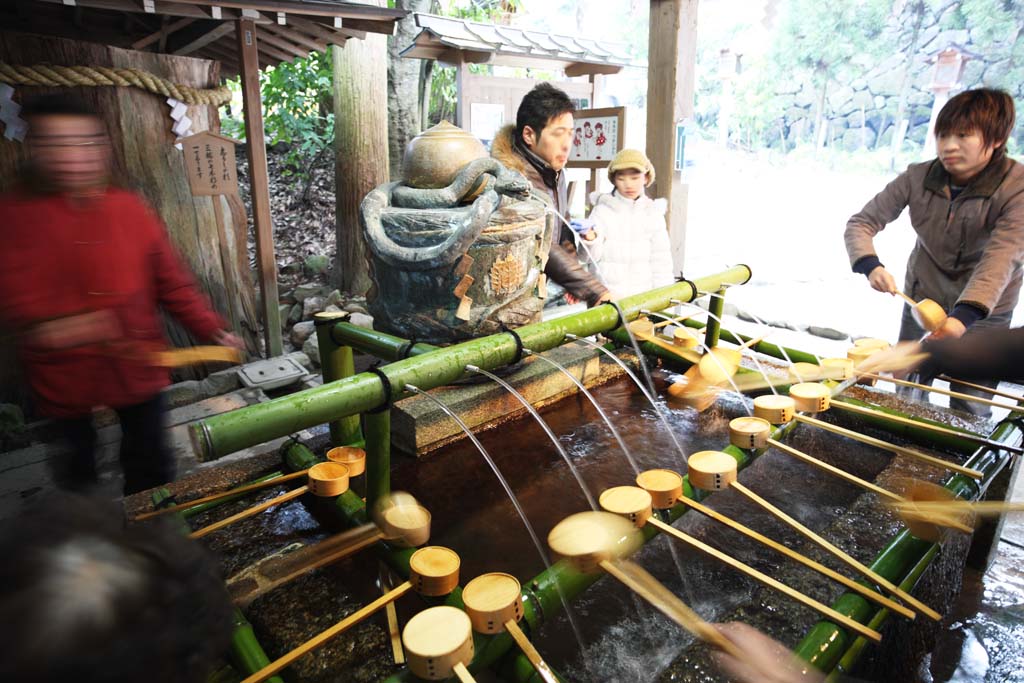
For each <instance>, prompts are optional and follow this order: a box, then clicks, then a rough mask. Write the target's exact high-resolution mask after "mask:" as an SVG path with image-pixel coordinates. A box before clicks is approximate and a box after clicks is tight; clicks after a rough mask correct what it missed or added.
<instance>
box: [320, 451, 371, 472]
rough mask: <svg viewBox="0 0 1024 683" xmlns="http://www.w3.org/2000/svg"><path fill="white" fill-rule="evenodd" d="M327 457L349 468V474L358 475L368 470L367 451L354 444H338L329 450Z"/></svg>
mask: <svg viewBox="0 0 1024 683" xmlns="http://www.w3.org/2000/svg"><path fill="white" fill-rule="evenodd" d="M327 459H328V460H330V461H331V462H339V463H341V464H342V465H344V466H345V467H347V468H348V476H350V477H358V476H359V475H360V474H362V473H363V472H365V471H366V451H365V450H363V449H362V448H356V447H354V446H336V447H334V448H332V449H330V450H329V451H327Z"/></svg>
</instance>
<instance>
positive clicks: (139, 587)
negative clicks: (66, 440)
mask: <svg viewBox="0 0 1024 683" xmlns="http://www.w3.org/2000/svg"><path fill="white" fill-rule="evenodd" d="M108 505H110V504H109V503H105V502H102V501H93V500H89V499H85V498H82V497H76V496H71V495H68V494H63V495H61V496H59V497H55V498H54V499H52V500H48V501H45V507H41V508H40V509H39V510H36V511H34V512H32V513H30V514H26V515H23V516H22V517H21V518H20V519H18V520H15V522H14V523H8V524H6V525H5V529H4V531H3V534H2V535H0V557H2V558H3V562H2V563H0V623H3V624H6V625H7V627H8V628H5V629H4V632H5V634H4V636H3V638H0V680H6V681H19V682H21V683H58V682H61V683H64V682H66V681H76V682H79V683H83V682H86V683H100V682H102V683H130V682H131V683H134V682H135V681H159V682H160V683H201V682H202V681H205V679H206V676H207V675H208V674H209V672H210V670H211V669H212V668H213V665H214V664H215V663H216V662H217V661H218V660H219V657H220V656H221V655H222V654H223V653H224V651H225V650H226V648H227V644H228V641H229V638H230V635H231V624H232V609H233V608H232V606H231V602H230V600H229V598H228V596H227V591H226V589H225V587H224V581H223V578H222V577H221V574H220V571H219V567H218V566H217V564H216V562H215V561H214V560H213V558H212V557H210V556H209V555H207V553H206V550H205V549H204V548H203V547H202V546H200V545H199V544H198V543H196V542H195V541H192V540H190V539H188V538H186V537H185V536H184V535H183V534H182V533H181V532H180V531H179V530H178V529H177V528H175V527H174V526H173V525H171V524H170V523H167V522H165V523H162V524H145V525H134V526H131V527H128V528H125V527H124V521H123V516H122V513H121V512H120V510H119V509H113V506H111V509H108V508H107V507H106V506H108Z"/></svg>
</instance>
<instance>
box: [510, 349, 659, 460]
mask: <svg viewBox="0 0 1024 683" xmlns="http://www.w3.org/2000/svg"><path fill="white" fill-rule="evenodd" d="M523 353H525V354H527V355H530V356H533V357H534V358H538V359H540V360H542V361H544V362H545V363H548V364H550V365H553V366H555V367H556V368H558V369H559V370H561V371H562V372H563V373H564V374H565V376H566V377H568V378H569V379H570V380H572V382H573V384H575V385H576V386H577V387H579V390H580V391H582V392H583V395H584V396H586V397H587V398H588V399H589V400H590V403H591V404H592V405H593V406H594V409H595V410H596V411H597V414H598V415H600V416H601V419H602V420H604V423H605V425H607V426H608V431H610V432H611V433H612V436H614V437H615V441H616V442H618V444H619V448H621V449H622V454H623V455H625V456H626V460H627V461H628V462H629V466H630V467H632V468H633V473H634V474H640V467H639V466H638V465H637V464H636V460H635V459H634V458H633V454H632V453H631V452H630V450H629V448H627V447H626V442H625V441H623V440H622V436H621V435H620V434H619V430H617V429H616V428H615V425H613V424H612V421H611V420H610V419H609V418H608V414H607V413H605V412H604V409H603V408H601V406H600V405H599V404H598V402H597V399H596V398H594V395H593V394H591V393H590V391H589V390H588V389H587V387H585V386H584V385H583V382H581V381H580V380H578V379H576V376H575V375H573V374H572V373H571V372H569V369H568V368H567V367H565V366H564V365H562V364H561V363H559V362H558V361H555V360H551V359H550V358H548V357H546V356H543V355H541V354H538V353H534V352H533V351H531V350H530V349H523Z"/></svg>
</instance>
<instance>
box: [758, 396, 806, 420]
mask: <svg viewBox="0 0 1024 683" xmlns="http://www.w3.org/2000/svg"><path fill="white" fill-rule="evenodd" d="M795 412H796V401H794V400H793V399H792V398H790V397H789V396H782V395H780V394H765V395H764V396H758V397H757V398H755V399H754V417H759V418H761V419H762V420H767V421H768V422H770V423H771V424H773V425H782V424H786V423H787V422H790V421H791V420H792V419H793V415H794V414H795Z"/></svg>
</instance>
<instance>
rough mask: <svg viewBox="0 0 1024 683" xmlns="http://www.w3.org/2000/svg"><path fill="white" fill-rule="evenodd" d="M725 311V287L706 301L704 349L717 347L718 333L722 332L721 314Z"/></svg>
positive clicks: (720, 288)
mask: <svg viewBox="0 0 1024 683" xmlns="http://www.w3.org/2000/svg"><path fill="white" fill-rule="evenodd" d="M723 311H725V287H719V288H718V292H717V294H716V295H712V296H711V297H710V300H709V301H708V313H709V314H710V315H708V320H707V332H705V333H704V347H705V348H708V349H713V348H715V347H716V346H718V338H719V333H720V332H721V330H722V312H723Z"/></svg>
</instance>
